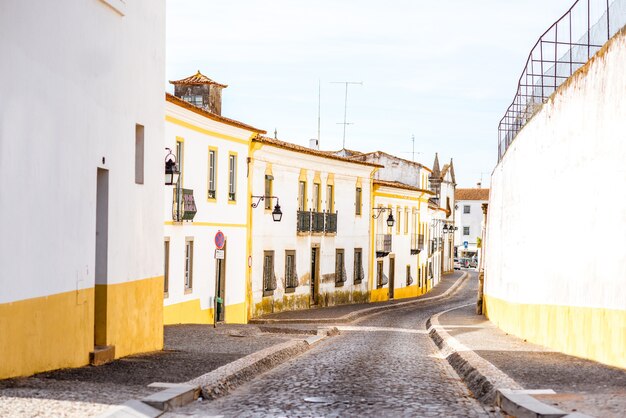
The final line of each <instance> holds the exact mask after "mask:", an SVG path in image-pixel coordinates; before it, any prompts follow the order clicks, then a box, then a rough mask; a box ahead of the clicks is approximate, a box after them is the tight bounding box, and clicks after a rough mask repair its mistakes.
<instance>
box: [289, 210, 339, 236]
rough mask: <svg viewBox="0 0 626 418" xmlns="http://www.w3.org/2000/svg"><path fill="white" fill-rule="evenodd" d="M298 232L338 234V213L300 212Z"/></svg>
mask: <svg viewBox="0 0 626 418" xmlns="http://www.w3.org/2000/svg"><path fill="white" fill-rule="evenodd" d="M297 232H300V233H311V232H314V233H324V234H335V233H337V212H335V213H330V212H312V211H301V210H299V211H298V215H297Z"/></svg>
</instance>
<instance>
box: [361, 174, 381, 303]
mask: <svg viewBox="0 0 626 418" xmlns="http://www.w3.org/2000/svg"><path fill="white" fill-rule="evenodd" d="M376 171H378V168H373V169H372V172H371V173H370V201H369V208H367V214H368V215H369V218H370V268H369V280H368V289H369V290H370V302H371V301H372V294H371V290H373V289H374V274H375V273H374V263H375V262H376V247H375V241H374V239H375V235H376V230H375V229H374V227H375V224H374V217H373V216H371V212H372V209H371V208H373V207H374V174H376ZM358 181H360V178H359V179H358V180H357V184H358ZM361 199H363V188H362V187H361ZM363 212H365V211H364V210H363V206H361V213H363Z"/></svg>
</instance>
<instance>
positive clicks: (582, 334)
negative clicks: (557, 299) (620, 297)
mask: <svg viewBox="0 0 626 418" xmlns="http://www.w3.org/2000/svg"><path fill="white" fill-rule="evenodd" d="M484 301H485V302H484V312H485V314H486V315H487V317H488V318H489V319H490V320H491V321H492V322H493V323H494V324H496V325H497V326H498V327H500V328H501V329H502V330H503V331H505V332H508V333H511V334H514V335H517V336H518V337H520V338H525V339H527V340H528V341H530V342H533V343H535V344H540V345H543V346H546V347H550V348H552V349H555V350H558V351H561V352H564V353H567V354H571V355H574V356H577V357H582V358H586V359H591V360H595V361H598V362H601V363H604V364H608V365H610V366H615V367H621V368H626V311H620V310H612V309H601V308H585V307H576V306H557V305H531V304H518V303H510V302H507V301H505V300H502V299H497V298H494V297H491V296H488V295H485V298H484Z"/></svg>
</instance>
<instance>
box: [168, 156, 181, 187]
mask: <svg viewBox="0 0 626 418" xmlns="http://www.w3.org/2000/svg"><path fill="white" fill-rule="evenodd" d="M165 149H166V150H167V151H168V154H167V155H166V156H165V185H166V186H173V185H174V184H177V183H178V176H180V170H179V169H178V164H176V156H175V155H174V154H172V150H171V149H170V148H165Z"/></svg>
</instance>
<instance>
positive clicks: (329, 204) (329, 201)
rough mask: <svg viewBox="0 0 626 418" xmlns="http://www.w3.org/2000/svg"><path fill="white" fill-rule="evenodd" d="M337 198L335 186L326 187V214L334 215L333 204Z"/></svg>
mask: <svg viewBox="0 0 626 418" xmlns="http://www.w3.org/2000/svg"><path fill="white" fill-rule="evenodd" d="M334 199H335V196H334V195H333V186H332V185H331V184H329V185H327V186H326V212H328V213H333V209H334V208H333V203H334Z"/></svg>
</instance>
